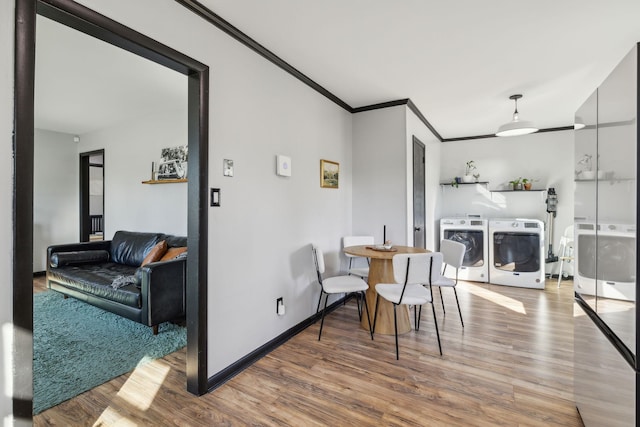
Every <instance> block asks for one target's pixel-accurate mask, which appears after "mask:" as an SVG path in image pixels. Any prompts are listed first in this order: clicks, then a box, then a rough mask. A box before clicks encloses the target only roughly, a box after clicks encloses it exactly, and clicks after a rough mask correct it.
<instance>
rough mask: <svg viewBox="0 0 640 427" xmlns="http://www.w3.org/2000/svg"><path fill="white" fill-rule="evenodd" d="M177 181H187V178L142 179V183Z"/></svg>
mask: <svg viewBox="0 0 640 427" xmlns="http://www.w3.org/2000/svg"><path fill="white" fill-rule="evenodd" d="M178 182H188V181H187V178H176V179H150V180H148V181H142V183H143V184H176V183H178Z"/></svg>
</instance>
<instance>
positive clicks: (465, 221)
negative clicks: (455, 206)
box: [440, 217, 489, 282]
mask: <svg viewBox="0 0 640 427" xmlns="http://www.w3.org/2000/svg"><path fill="white" fill-rule="evenodd" d="M440 239H441V240H444V239H447V240H454V241H456V242H460V243H462V244H464V245H465V246H466V248H467V250H466V251H465V253H464V260H463V261H462V267H461V268H460V269H459V270H458V279H460V280H471V281H474V282H488V281H489V229H488V221H487V220H486V219H482V218H474V217H464V218H442V219H441V220H440ZM445 275H446V276H447V277H450V278H452V279H454V278H455V277H456V271H455V269H452V268H448V269H446V270H445Z"/></svg>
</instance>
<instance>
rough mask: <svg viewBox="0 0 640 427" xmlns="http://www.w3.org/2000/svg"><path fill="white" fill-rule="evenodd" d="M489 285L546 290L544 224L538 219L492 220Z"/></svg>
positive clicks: (490, 222)
mask: <svg viewBox="0 0 640 427" xmlns="http://www.w3.org/2000/svg"><path fill="white" fill-rule="evenodd" d="M489 242H490V244H489V282H490V283H493V284H496V285H507V286H517V287H521V288H533V289H544V266H545V255H544V223H543V222H542V221H540V220H537V219H521V218H514V219H491V220H489Z"/></svg>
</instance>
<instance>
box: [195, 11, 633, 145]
mask: <svg viewBox="0 0 640 427" xmlns="http://www.w3.org/2000/svg"><path fill="white" fill-rule="evenodd" d="M200 2H201V3H202V4H203V5H205V6H206V7H208V8H209V9H210V10H212V11H213V12H214V13H216V14H218V15H220V16H221V17H222V18H224V19H225V20H227V21H229V22H230V23H231V24H232V25H234V26H236V27H237V28H238V29H240V30H241V31H243V32H244V33H245V34H247V35H248V36H250V37H252V38H253V39H255V40H256V41H258V42H259V43H261V44H262V45H263V46H265V47H266V48H267V49H269V50H271V51H272V52H274V53H275V54H276V55H278V56H280V57H281V58H282V59H284V60H285V61H287V62H288V63H289V64H291V65H293V66H294V67H296V68H297V69H298V70H300V71H301V72H302V73H304V74H306V75H307V76H308V77H310V78H311V79H313V80H314V81H316V82H317V83H319V84H320V85H322V86H323V87H325V88H326V89H328V90H329V91H330V92H332V93H333V94H334V95H336V96H338V97H339V98H340V99H342V100H343V101H345V102H346V103H347V104H349V105H350V106H352V107H361V106H366V105H371V104H376V103H380V102H386V101H393V100H398V99H403V98H410V99H411V100H412V101H413V103H414V104H415V105H416V106H417V107H418V109H419V110H420V111H421V112H422V113H423V115H424V116H425V117H426V118H427V120H428V121H429V122H430V123H431V124H432V125H433V127H434V128H435V129H436V130H437V131H438V133H440V135H441V136H442V137H443V138H455V137H464V136H472V135H486V134H493V133H495V131H496V130H497V128H498V127H499V126H500V125H501V124H503V123H505V122H507V121H510V120H511V114H512V113H513V101H510V100H509V99H508V98H509V95H512V94H515V93H522V94H523V95H524V98H523V99H522V100H520V102H518V107H519V108H518V109H519V111H520V116H521V117H520V118H521V119H522V120H531V121H533V122H534V123H535V124H536V125H538V126H539V127H541V128H553V127H561V126H569V125H572V123H573V114H574V112H575V111H576V109H577V108H578V107H579V106H580V105H581V104H582V102H584V101H585V100H586V98H587V97H588V95H589V94H590V93H591V92H592V91H593V90H594V89H595V88H596V87H597V86H598V85H599V84H600V83H601V82H602V80H603V79H604V78H605V77H606V75H607V74H608V73H609V72H610V71H611V70H612V69H613V67H614V66H615V65H616V64H617V63H618V62H619V61H620V60H621V59H622V58H623V57H624V55H625V54H626V53H627V52H628V51H629V50H631V48H632V47H633V44H634V43H636V42H639V41H640V1H639V0H607V1H604V0H536V1H523V0H483V1H480V0H449V1H443V0H401V1H392V0H322V1H300V0H269V1H264V0H200Z"/></svg>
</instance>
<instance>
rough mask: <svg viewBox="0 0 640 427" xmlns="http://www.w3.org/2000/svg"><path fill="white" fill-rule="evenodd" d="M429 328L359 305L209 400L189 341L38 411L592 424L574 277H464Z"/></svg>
mask: <svg viewBox="0 0 640 427" xmlns="http://www.w3.org/2000/svg"><path fill="white" fill-rule="evenodd" d="M458 294H459V297H460V304H461V307H462V313H463V316H464V322H465V328H464V329H463V328H462V327H461V325H460V319H459V318H458V313H457V308H456V306H455V299H454V297H453V293H452V292H451V290H450V289H445V290H444V298H445V304H446V309H447V314H446V316H443V312H442V307H441V305H440V302H439V297H438V296H437V291H436V290H434V295H435V298H436V315H437V320H438V325H439V327H440V334H441V339H442V350H443V353H444V355H443V356H442V357H440V356H439V355H438V347H437V342H436V337H435V329H434V328H433V317H432V315H431V308H430V307H428V306H425V310H423V313H422V321H421V327H420V330H419V331H418V332H415V331H411V332H409V333H407V334H405V335H402V336H400V360H399V361H396V359H395V349H394V339H393V336H385V335H379V334H377V335H376V336H375V341H371V339H370V337H369V335H368V333H367V332H366V331H365V330H363V329H360V328H359V326H358V323H359V322H358V317H357V311H356V308H355V302H353V301H350V302H349V303H348V304H347V305H346V306H343V307H340V308H339V309H337V310H336V311H334V312H333V313H331V314H329V315H327V318H326V319H325V326H324V329H323V332H322V341H318V338H317V335H318V328H319V322H318V323H316V324H315V325H313V326H311V327H309V328H308V329H306V330H305V331H303V332H301V333H300V334H298V335H297V336H295V337H294V338H292V339H291V340H290V341H288V342H287V343H286V344H284V345H283V346H281V347H279V348H278V349H276V350H275V351H273V352H272V353H270V354H269V355H267V356H266V357H264V358H262V359H261V360H259V361H258V362H257V363H255V364H254V365H253V366H251V367H250V368H248V369H246V370H245V371H244V372H242V373H240V374H239V375H237V376H236V377H235V378H233V379H232V380H230V381H229V382H228V383H226V384H225V385H223V386H221V387H220V388H218V389H217V390H215V391H213V392H211V393H209V394H207V395H205V396H201V397H195V396H193V395H190V394H189V393H187V392H186V391H185V378H186V377H185V350H184V349H183V350H181V351H178V352H175V353H172V354H170V355H168V356H166V357H165V358H163V359H160V360H157V361H155V362H152V363H150V364H148V365H146V366H143V367H141V368H138V369H136V370H135V371H133V372H132V373H129V374H126V375H123V376H121V377H118V378H116V379H114V380H112V381H110V382H108V383H106V384H103V385H101V386H99V387H97V388H95V389H94V390H91V391H89V392H86V393H84V394H82V395H80V396H78V397H76V398H74V399H71V400H69V401H67V402H64V403H62V404H60V405H58V406H56V407H54V408H51V409H49V410H47V411H45V412H43V413H41V414H39V415H37V416H35V417H34V425H36V426H46V425H56V426H63V425H64V426H67V425H70V426H71V425H73V426H75V425H78V426H87V425H94V426H112V425H126V426H130V425H138V426H148V425H153V426H160V425H162V426H170V425H175V426H212V425H228V426H237V425H249V424H250V425H269V426H281V425H295V426H302V425H319V426H320V425H331V426H338V425H389V426H404V425H422V426H498V425H500V426H545V427H546V426H563V427H566V426H582V422H581V420H580V417H579V415H578V413H577V410H576V408H575V405H574V403H573V326H572V316H573V299H572V296H573V291H572V282H570V281H563V283H562V287H561V288H560V289H558V288H557V287H556V281H555V280H548V281H547V285H546V290H544V291H540V290H530V289H522V288H511V287H504V286H496V285H488V284H478V283H461V284H459V285H458Z"/></svg>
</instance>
